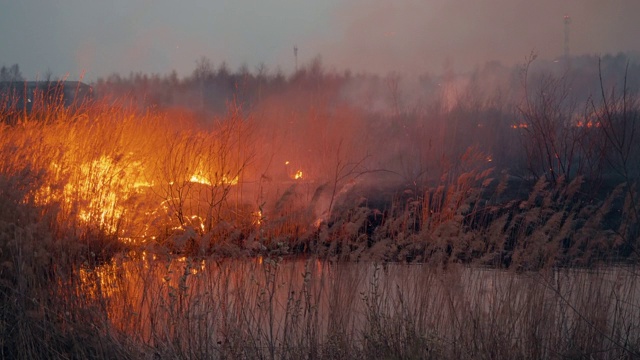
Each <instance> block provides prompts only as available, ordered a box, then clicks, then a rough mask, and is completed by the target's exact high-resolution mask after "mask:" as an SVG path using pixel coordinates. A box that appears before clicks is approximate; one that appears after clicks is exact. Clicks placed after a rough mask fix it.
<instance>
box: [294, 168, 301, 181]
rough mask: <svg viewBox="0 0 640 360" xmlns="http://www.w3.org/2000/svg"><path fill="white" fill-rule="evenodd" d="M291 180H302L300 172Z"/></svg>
mask: <svg viewBox="0 0 640 360" xmlns="http://www.w3.org/2000/svg"><path fill="white" fill-rule="evenodd" d="M293 178H294V179H295V180H302V170H298V171H296V173H295V174H294V175H293Z"/></svg>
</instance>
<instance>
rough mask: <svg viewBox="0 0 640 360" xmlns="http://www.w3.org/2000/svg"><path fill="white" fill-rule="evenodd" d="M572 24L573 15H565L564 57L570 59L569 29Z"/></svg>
mask: <svg viewBox="0 0 640 360" xmlns="http://www.w3.org/2000/svg"><path fill="white" fill-rule="evenodd" d="M570 25H571V17H570V16H569V15H568V14H565V15H564V59H565V60H566V61H569V30H570Z"/></svg>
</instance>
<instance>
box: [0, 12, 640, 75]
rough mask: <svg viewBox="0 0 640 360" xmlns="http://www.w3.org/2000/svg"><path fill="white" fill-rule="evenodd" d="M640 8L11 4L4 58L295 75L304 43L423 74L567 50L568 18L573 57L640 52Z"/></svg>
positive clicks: (31, 63) (354, 61)
mask: <svg viewBox="0 0 640 360" xmlns="http://www.w3.org/2000/svg"><path fill="white" fill-rule="evenodd" d="M639 13H640V2H638V1H636V0H614V1H601V0H563V1H558V0H540V1H527V0H480V1H450V0H430V1H417V0H408V1H397V2H389V1H381V0H348V1H338V0H327V1H318V2H310V1H307V2H300V1H292V0H270V1H258V0H253V1H242V2H237V1H227V0H225V1H205V0H189V1H185V2H180V3H179V2H176V1H172V0H160V1H151V0H131V1H129V0H126V1H125V0H115V1H111V2H90V3H89V2H87V1H83V0H54V1H46V2H43V1H40V0H22V1H11V2H9V1H7V0H5V1H4V4H3V5H2V11H1V12H0V49H2V51H1V52H0V64H3V65H7V66H8V65H11V64H14V63H18V64H20V66H21V69H22V72H23V74H24V76H25V77H26V78H29V79H32V78H36V77H37V76H40V77H42V76H43V74H45V73H46V72H47V71H48V70H50V71H51V73H52V75H53V76H64V75H65V74H69V76H70V78H72V79H73V78H77V77H79V76H80V75H81V74H82V73H83V72H86V79H88V80H90V81H91V80H94V79H96V78H97V77H100V76H107V75H109V74H110V73H113V72H118V73H122V74H128V73H129V72H131V71H134V72H137V71H141V72H147V73H153V72H155V73H169V72H171V71H172V70H176V71H177V72H178V73H179V75H181V76H186V75H189V74H190V73H191V71H192V70H193V68H194V67H195V61H196V60H197V59H199V58H200V57H201V56H206V57H208V58H210V59H211V60H212V61H213V62H214V64H216V65H218V64H220V63H222V62H223V61H226V62H227V64H228V65H229V67H230V68H231V69H236V68H238V67H239V66H240V65H241V64H247V65H248V66H249V69H251V70H253V69H254V68H255V66H257V65H258V64H260V63H264V64H266V65H267V66H268V67H269V68H270V69H272V70H273V69H275V68H277V67H281V68H282V70H283V71H285V72H290V71H292V70H293V69H294V66H295V65H294V57H293V46H294V45H297V46H298V48H299V49H300V51H299V61H300V63H303V62H307V61H309V60H310V59H311V58H313V57H315V56H316V55H320V56H322V59H323V62H324V64H325V66H327V67H329V68H335V69H337V70H343V69H347V68H349V69H351V70H353V71H371V72H378V73H382V74H385V73H387V72H389V71H400V72H404V73H409V74H415V73H424V72H440V71H441V70H442V67H443V64H445V63H446V62H448V63H450V64H452V65H453V67H454V68H455V70H456V71H466V70H470V69H472V68H473V67H475V66H476V65H483V64H484V63H485V62H486V61H488V60H493V59H496V60H500V61H502V62H504V63H505V64H507V65H510V64H513V63H518V62H522V61H524V58H525V57H526V56H527V55H528V54H529V53H530V52H531V51H536V52H537V53H538V54H540V56H542V57H545V58H554V57H557V56H560V55H562V54H563V51H564V27H563V20H562V19H563V16H564V14H569V15H570V16H571V17H572V24H571V34H570V48H571V53H572V54H576V55H578V54H585V53H588V54H593V53H616V52H618V51H623V52H629V51H634V52H637V51H638V50H639V47H640V45H639V44H638V42H637V39H636V36H637V34H638V33H640V23H638V22H637V19H636V16H637V14H639Z"/></svg>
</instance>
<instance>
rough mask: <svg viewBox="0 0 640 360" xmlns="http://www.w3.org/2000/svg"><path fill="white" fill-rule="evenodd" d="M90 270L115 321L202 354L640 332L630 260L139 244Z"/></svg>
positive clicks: (86, 280) (147, 337)
mask: <svg viewBox="0 0 640 360" xmlns="http://www.w3.org/2000/svg"><path fill="white" fill-rule="evenodd" d="M83 274H84V275H83V282H82V283H83V284H82V286H83V289H84V291H86V292H89V293H91V294H92V295H93V296H95V297H101V298H103V299H104V303H105V304H106V309H107V314H108V318H109V321H110V323H111V324H112V326H113V327H114V328H115V329H117V330H118V331H120V332H122V333H124V334H126V335H127V336H129V337H131V338H132V340H134V341H139V342H142V343H144V344H148V345H150V346H177V347H185V348H194V349H197V350H198V353H199V354H207V353H209V352H215V351H217V350H216V349H220V348H221V347H227V350H228V349H233V348H234V347H239V348H246V347H249V348H252V349H265V348H268V349H271V350H273V351H275V350H274V349H277V348H283V347H291V346H305V344H306V345H308V344H309V343H311V342H313V341H316V342H319V343H322V342H323V341H328V340H327V339H331V337H332V336H335V335H336V334H339V335H340V336H341V337H344V338H348V339H350V341H353V342H355V343H363V342H366V341H370V336H371V334H372V333H373V332H375V331H380V332H383V331H384V330H385V329H382V328H380V329H378V328H377V327H383V326H398V327H399V331H400V330H402V331H405V330H406V328H409V327H410V328H413V329H416V330H417V331H418V332H419V333H420V334H421V335H420V336H435V337H437V339H438V341H440V342H450V341H465V340H468V341H472V340H473V339H476V336H477V335H478V334H491V336H493V337H494V338H495V339H497V340H495V339H494V340H491V341H506V342H508V343H510V344H511V345H512V346H514V347H524V346H529V345H530V344H529V345H527V344H528V343H527V342H534V341H537V342H540V344H541V346H545V347H546V348H549V349H551V348H552V345H553V343H554V342H555V341H559V340H558V339H559V338H561V337H563V336H564V337H567V336H569V335H571V336H574V335H575V334H578V333H580V334H592V336H594V339H595V337H596V335H597V334H598V333H605V334H615V333H616V332H617V331H618V332H620V331H622V330H625V331H627V335H628V334H629V333H632V334H633V335H636V336H638V334H639V332H638V331H639V329H638V326H637V324H640V313H639V309H640V291H639V289H638V276H637V275H638V273H637V271H636V269H635V268H633V267H607V268H601V269H598V270H591V271H587V270H568V269H563V270H556V271H549V272H547V273H538V272H536V273H520V274H518V273H514V272H508V271H498V270H491V269H484V268H474V267H465V266H450V267H449V268H447V269H446V270H442V269H434V268H433V267H430V266H427V265H402V264H385V265H379V264H374V263H331V262H326V261H321V260H318V259H306V260H300V259H298V260H282V259H270V258H264V259H263V258H258V259H246V260H206V259H205V260H203V259H198V260H195V259H190V258H171V259H168V258H160V257H158V256H150V255H148V254H145V253H143V254H139V255H138V256H134V257H122V258H118V259H114V260H113V261H112V262H111V263H109V264H105V265H103V266H101V267H98V268H95V269H93V270H91V271H90V270H83ZM376 329H378V330H376ZM403 329H404V330H403ZM536 334H537V335H536ZM467 336H468V337H469V338H468V339H465V337H467ZM569 337H570V336H569ZM601 338H602V337H601V336H600V337H598V339H601ZM456 339H457V340H456ZM487 341H489V339H487ZM599 341H600V342H602V340H599ZM487 346H488V345H487ZM256 351H257V350H256Z"/></svg>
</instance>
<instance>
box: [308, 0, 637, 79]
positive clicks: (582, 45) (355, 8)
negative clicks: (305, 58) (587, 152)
mask: <svg viewBox="0 0 640 360" xmlns="http://www.w3.org/2000/svg"><path fill="white" fill-rule="evenodd" d="M639 12H640V2H637V1H616V2H602V1H597V0H579V1H578V0H566V1H557V0H542V1H514V0H491V1H464V2H463V1H450V0H431V1H418V0H413V1H396V2H388V1H383V0H354V1H350V2H348V3H345V4H344V5H342V6H339V7H337V8H336V9H335V12H334V24H333V27H335V28H336V29H338V30H336V31H339V32H340V35H339V36H337V37H336V38H337V40H336V39H334V38H332V39H322V38H318V39H317V40H318V41H317V44H318V45H317V46H318V47H319V48H318V53H321V54H322V55H323V59H325V60H326V62H327V63H328V64H329V65H330V66H335V67H337V68H351V69H354V70H357V71H369V72H376V73H380V74H385V73H387V72H389V71H399V72H402V73H406V74H411V75H416V74H422V73H425V72H429V73H434V72H439V71H441V70H442V68H443V66H444V64H445V63H447V62H451V63H452V65H453V67H454V69H455V70H456V72H466V71H469V70H472V69H473V68H474V67H476V66H483V65H484V64H485V63H486V62H487V61H491V60H498V61H501V62H503V63H505V64H507V65H513V64H517V63H521V62H523V61H524V59H525V57H526V56H527V55H528V54H530V53H531V52H532V51H534V52H536V53H538V54H539V55H540V56H541V57H543V58H550V59H553V58H556V57H559V56H561V55H562V54H563V51H564V22H563V16H564V15H565V14H569V15H570V16H571V17H572V19H573V21H572V24H571V28H570V49H571V52H572V54H584V53H587V54H593V53H607V52H608V53H616V52H618V51H629V50H633V49H636V48H637V43H636V40H634V34H637V33H638V31H639V30H640V24H638V22H637V21H636V20H635V19H634V17H635V16H634V15H632V14H637V13H639Z"/></svg>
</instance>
